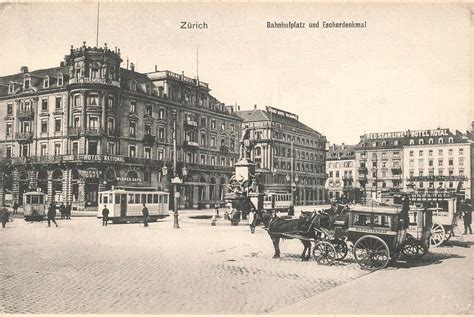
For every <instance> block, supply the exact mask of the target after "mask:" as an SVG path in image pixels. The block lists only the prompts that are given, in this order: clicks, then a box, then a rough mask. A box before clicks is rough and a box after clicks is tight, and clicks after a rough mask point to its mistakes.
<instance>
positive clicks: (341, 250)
mask: <svg viewBox="0 0 474 317" xmlns="http://www.w3.org/2000/svg"><path fill="white" fill-rule="evenodd" d="M331 243H332V245H333V246H334V248H335V249H336V260H338V261H340V260H343V259H344V258H345V257H346V255H347V252H349V248H348V247H347V244H346V243H345V242H344V241H342V240H340V239H334V240H332V241H331Z"/></svg>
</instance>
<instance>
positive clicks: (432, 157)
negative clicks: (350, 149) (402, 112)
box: [356, 127, 474, 198]
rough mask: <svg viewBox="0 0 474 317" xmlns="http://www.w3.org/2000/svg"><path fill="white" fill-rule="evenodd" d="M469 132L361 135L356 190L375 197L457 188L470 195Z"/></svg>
mask: <svg viewBox="0 0 474 317" xmlns="http://www.w3.org/2000/svg"><path fill="white" fill-rule="evenodd" d="M473 128H474V127H473ZM472 135H473V133H472V131H471V132H467V133H466V134H463V133H461V132H459V131H455V132H454V133H453V132H451V131H450V130H449V129H433V130H421V131H418V130H417V131H412V130H408V131H398V132H384V133H370V134H365V135H363V136H361V139H360V142H359V144H357V146H356V165H357V181H358V184H359V188H360V189H361V191H363V192H365V193H366V194H367V196H369V197H370V196H371V197H374V198H375V197H383V196H384V193H391V194H393V193H394V192H396V191H401V190H407V189H408V188H409V187H410V189H411V188H414V189H416V190H417V191H418V192H430V191H432V192H435V191H453V192H454V191H458V190H459V191H460V192H462V193H463V194H465V198H471V197H472V195H473V192H472V185H471V180H472V177H473V172H472V166H473V164H474V163H473V159H472V151H473V137H472Z"/></svg>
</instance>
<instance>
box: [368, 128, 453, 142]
mask: <svg viewBox="0 0 474 317" xmlns="http://www.w3.org/2000/svg"><path fill="white" fill-rule="evenodd" d="M449 134H450V133H449V129H435V130H414V131H411V130H408V131H399V132H382V133H369V134H367V135H366V138H367V139H368V140H375V139H392V138H404V137H410V138H420V137H439V136H448V135H449Z"/></svg>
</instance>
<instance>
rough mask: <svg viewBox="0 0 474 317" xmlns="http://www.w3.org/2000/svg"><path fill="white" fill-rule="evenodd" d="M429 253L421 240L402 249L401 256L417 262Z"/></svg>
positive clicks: (406, 244) (413, 241)
mask: <svg viewBox="0 0 474 317" xmlns="http://www.w3.org/2000/svg"><path fill="white" fill-rule="evenodd" d="M427 252H428V248H426V247H425V246H424V245H423V243H422V242H421V241H419V240H411V241H408V242H407V243H405V244H404V245H403V247H402V250H401V254H402V255H403V256H404V257H405V258H406V259H408V260H416V259H419V258H421V257H422V256H423V255H425V254H426V253H427Z"/></svg>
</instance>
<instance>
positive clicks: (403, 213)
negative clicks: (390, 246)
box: [400, 195, 410, 229]
mask: <svg viewBox="0 0 474 317" xmlns="http://www.w3.org/2000/svg"><path fill="white" fill-rule="evenodd" d="M409 210H410V198H408V195H406V196H405V199H403V205H402V211H401V212H400V216H401V218H402V219H403V227H402V229H406V228H408V227H409V225H410V217H409V215H408V211H409Z"/></svg>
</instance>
